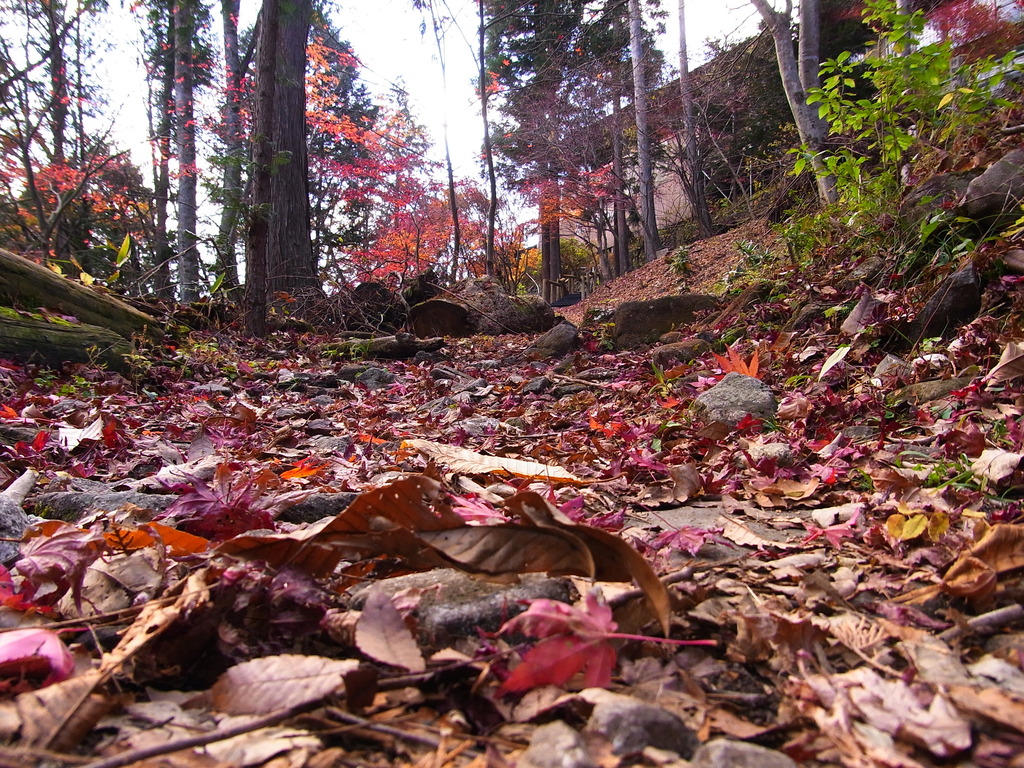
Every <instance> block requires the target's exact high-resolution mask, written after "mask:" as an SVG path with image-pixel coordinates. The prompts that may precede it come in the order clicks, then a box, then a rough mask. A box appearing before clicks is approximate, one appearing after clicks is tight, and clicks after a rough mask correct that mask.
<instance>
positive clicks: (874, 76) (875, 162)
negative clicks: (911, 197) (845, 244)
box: [795, 0, 1012, 213]
mask: <svg viewBox="0 0 1024 768" xmlns="http://www.w3.org/2000/svg"><path fill="white" fill-rule="evenodd" d="M864 21H865V22H866V23H867V24H869V25H870V26H871V27H872V28H874V29H877V30H878V32H879V43H878V44H877V46H876V50H875V51H873V52H871V53H870V54H869V55H868V56H866V57H864V58H863V59H859V58H858V57H855V56H854V55H853V54H851V53H850V52H848V51H847V52H844V53H841V54H839V55H838V56H837V57H836V58H834V59H831V60H829V61H826V62H825V63H824V64H823V65H822V67H821V74H822V87H821V88H817V89H812V90H811V91H810V94H809V96H808V99H807V101H808V103H810V104H817V105H818V113H819V114H820V115H821V116H822V117H823V118H825V119H826V120H827V121H828V123H829V126H830V130H831V133H832V134H833V135H834V136H836V137H841V138H842V139H843V140H845V141H846V142H848V143H847V144H846V145H845V146H842V147H840V148H839V149H838V150H836V151H834V152H833V153H831V154H830V155H829V156H828V157H826V158H823V159H824V161H825V167H826V170H827V171H828V172H829V173H831V174H833V175H834V176H835V178H836V181H837V184H838V188H839V192H840V197H841V201H842V203H843V204H844V205H845V206H847V207H849V208H851V209H853V210H854V211H860V212H864V213H873V212H878V211H883V210H886V209H887V208H888V206H889V203H890V202H891V201H892V199H893V197H894V196H895V195H896V194H897V193H898V191H899V187H900V170H901V168H902V167H903V165H904V164H905V163H906V161H907V160H908V159H909V158H910V157H911V156H913V155H915V154H917V155H922V154H924V153H926V152H927V151H929V150H947V149H949V148H950V147H951V145H952V144H954V143H955V142H956V141H957V140H959V139H961V138H962V137H963V136H964V135H965V134H968V133H970V132H971V131H972V130H974V129H977V128H978V127H979V126H980V125H981V124H982V122H983V121H985V120H986V119H987V118H988V116H989V111H990V110H991V109H992V108H993V107H998V106H1000V105H1005V104H1007V102H1006V101H1005V100H1002V99H1000V98H998V97H997V96H996V95H995V93H996V91H997V89H998V88H999V86H1000V84H1001V82H1002V79H1003V74H1004V73H1005V71H1007V70H1008V68H1009V63H1010V61H1011V60H1012V54H1008V58H1006V59H1004V60H1003V61H1001V62H995V61H993V60H991V59H988V60H984V61H980V62H977V63H974V64H970V65H960V66H956V65H955V63H954V56H953V51H952V47H951V44H950V43H949V42H948V41H939V42H933V43H929V44H924V45H923V44H921V42H920V41H921V37H922V33H923V31H924V23H925V17H924V14H923V13H922V12H921V11H915V12H914V13H912V14H906V13H901V12H900V11H899V10H898V8H897V6H896V3H895V0H867V2H866V3H865V10H864ZM808 162H809V157H808V155H807V154H806V152H804V153H803V155H802V156H800V157H799V158H798V160H797V163H796V169H795V170H796V172H798V173H799V172H800V171H802V170H804V169H805V168H806V167H807V164H808Z"/></svg>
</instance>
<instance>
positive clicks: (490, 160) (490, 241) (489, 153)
mask: <svg viewBox="0 0 1024 768" xmlns="http://www.w3.org/2000/svg"><path fill="white" fill-rule="evenodd" d="M478 8H479V13H480V41H479V47H480V50H479V55H480V116H481V118H482V119H483V121H484V164H485V165H486V166H487V235H486V240H485V242H484V271H485V272H486V273H487V275H488V276H489V277H494V275H495V273H496V270H497V268H496V265H495V263H494V230H495V228H496V222H497V218H498V177H497V174H496V173H495V171H494V146H493V144H492V142H491V124H490V121H489V119H488V116H487V102H488V100H489V99H490V93H489V91H488V87H487V86H488V83H487V57H486V55H485V52H484V44H485V42H486V31H487V27H486V25H485V23H484V0H478Z"/></svg>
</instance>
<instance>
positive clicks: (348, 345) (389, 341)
mask: <svg viewBox="0 0 1024 768" xmlns="http://www.w3.org/2000/svg"><path fill="white" fill-rule="evenodd" d="M443 346H444V339H417V338H416V337H415V336H413V335H412V334H411V333H396V334H395V335H394V336H379V337H377V338H372V339H346V340H345V341H335V342H330V343H328V344H324V345H323V346H321V347H320V351H321V352H329V353H332V354H335V355H340V356H342V357H347V358H350V359H352V360H370V359H375V358H378V359H379V358H383V359H388V360H402V359H406V358H409V357H413V356H414V355H415V354H416V353H417V352H436V351H437V350H439V349H441V347H443Z"/></svg>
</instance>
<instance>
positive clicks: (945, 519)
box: [928, 512, 949, 541]
mask: <svg viewBox="0 0 1024 768" xmlns="http://www.w3.org/2000/svg"><path fill="white" fill-rule="evenodd" d="M948 530H949V515H947V514H946V513H945V512H933V513H932V514H931V515H930V516H929V517H928V538H929V539H930V540H931V541H938V540H939V539H940V538H942V535H943V534H944V533H945V532H946V531H948Z"/></svg>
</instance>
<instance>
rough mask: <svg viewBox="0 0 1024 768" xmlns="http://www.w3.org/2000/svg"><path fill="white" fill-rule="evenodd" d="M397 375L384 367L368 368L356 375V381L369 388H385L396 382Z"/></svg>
mask: <svg viewBox="0 0 1024 768" xmlns="http://www.w3.org/2000/svg"><path fill="white" fill-rule="evenodd" d="M395 379H396V376H395V374H393V373H391V371H388V370H385V369H384V368H367V369H366V370H364V371H363V372H362V373H359V374H357V375H356V383H357V384H362V385H363V386H364V387H366V388H367V389H371V390H372V389H384V388H385V387H387V386H390V385H391V384H394V383H395Z"/></svg>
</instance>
